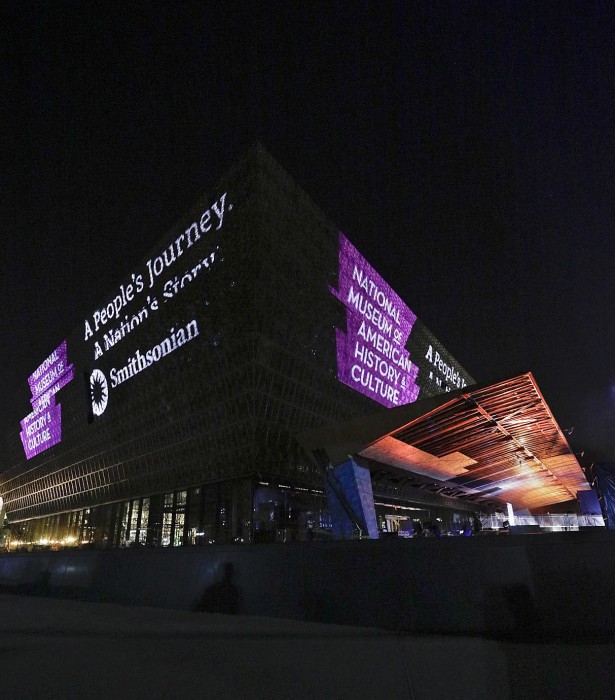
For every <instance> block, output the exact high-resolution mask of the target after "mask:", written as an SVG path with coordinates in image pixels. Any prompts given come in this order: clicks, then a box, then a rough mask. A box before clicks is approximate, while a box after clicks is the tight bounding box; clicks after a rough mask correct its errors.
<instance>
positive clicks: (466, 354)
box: [0, 0, 615, 457]
mask: <svg viewBox="0 0 615 700" xmlns="http://www.w3.org/2000/svg"><path fill="white" fill-rule="evenodd" d="M0 15H1V16H0V27H1V29H0V40H1V43H0V46H1V47H2V48H1V49H0V50H1V51H2V54H1V55H2V59H1V68H2V71H1V74H0V75H1V81H2V82H1V84H0V94H1V95H2V98H1V99H2V122H1V123H2V129H1V139H2V168H1V170H0V177H1V178H2V188H1V193H2V198H1V200H0V201H1V207H2V209H1V213H2V239H1V245H2V248H1V250H2V270H1V273H2V277H1V290H0V291H1V294H2V303H1V309H2V317H1V319H0V320H1V324H2V325H1V328H2V345H1V348H2V350H1V354H0V360H1V384H0V391H1V396H2V402H1V405H2V412H1V416H0V418H1V423H0V432H1V433H2V434H5V433H6V432H7V431H8V430H12V429H15V428H17V427H18V421H19V419H20V418H22V417H23V416H21V415H17V414H16V413H15V411H14V407H13V406H12V397H13V396H14V395H15V393H16V392H18V391H20V390H22V389H23V391H24V392H26V394H27V385H26V381H27V377H28V375H29V374H30V373H31V372H32V371H33V370H34V369H35V368H36V366H37V365H38V364H39V363H40V362H41V361H42V360H43V359H44V358H45V357H46V356H47V355H48V354H49V353H50V352H51V351H52V350H53V349H54V348H55V347H56V346H57V345H58V344H59V342H60V341H61V340H63V339H64V338H65V337H66V336H67V335H69V333H70V332H71V331H72V329H73V328H74V327H76V326H77V325H78V324H80V323H81V322H82V320H83V318H84V317H85V316H86V315H87V314H88V313H89V312H90V311H91V310H92V309H93V308H94V307H95V306H96V305H97V304H98V302H100V301H101V299H102V297H103V296H104V295H105V294H106V293H107V292H108V291H109V290H110V289H111V288H112V287H113V285H114V284H115V283H116V282H117V281H119V279H120V278H121V277H123V276H124V274H126V273H127V272H128V271H129V270H130V269H131V268H132V267H133V266H134V265H135V263H136V262H137V261H138V260H139V259H140V258H141V257H142V256H143V255H144V254H145V253H146V252H147V250H148V249H149V248H150V247H151V246H152V245H153V244H154V243H155V242H156V241H157V240H158V239H159V238H160V237H161V236H162V235H163V234H164V233H165V231H166V229H167V228H168V227H169V226H170V225H171V224H173V223H174V222H175V221H176V220H177V219H178V218H179V217H180V216H181V214H182V213H183V212H184V211H185V210H186V209H188V208H189V207H190V206H191V205H192V204H193V203H194V201H195V200H196V199H197V198H198V197H199V196H200V195H201V194H203V193H204V192H205V191H207V190H208V189H209V188H210V187H211V186H212V185H213V183H214V182H215V181H216V180H217V178H218V177H219V176H220V175H222V174H223V172H224V171H225V170H226V169H227V168H228V166H229V165H230V164H231V163H232V161H233V160H234V159H235V158H237V157H238V156H239V155H240V154H241V153H243V151H245V150H246V148H247V147H248V146H249V145H250V144H251V143H252V142H253V141H254V140H255V139H257V138H258V139H260V140H261V141H262V142H263V144H264V145H265V147H266V148H268V149H269V150H270V151H271V153H272V154H273V155H274V157H276V158H277V159H278V160H279V161H280V162H281V164H282V165H283V166H284V167H285V168H286V169H287V170H288V171H289V172H290V173H291V175H293V176H294V177H295V178H296V179H297V180H298V181H299V183H300V184H301V185H302V186H303V187H304V188H305V189H306V190H307V192H308V193H309V194H310V195H311V196H312V198H313V199H314V200H315V201H316V202H317V203H318V204H319V205H320V206H321V208H322V209H323V210H324V211H325V212H326V213H327V214H328V215H329V216H330V218H331V219H332V220H333V221H335V222H336V223H337V225H338V226H339V227H340V229H341V230H343V231H344V232H345V233H346V234H347V235H348V237H349V238H350V239H351V240H352V241H353V243H355V245H357V247H358V248H359V249H360V250H361V251H362V252H363V253H364V254H365V256H366V257H367V258H368V259H369V260H370V262H371V263H372V264H373V265H374V267H375V268H376V269H377V270H378V271H379V272H380V273H381V274H382V276H383V277H384V278H385V279H386V280H387V281H389V282H390V283H391V284H392V286H393V287H394V288H395V289H396V290H397V291H398V293H400V294H401V296H403V297H404V298H405V299H406V301H407V302H408V304H409V306H410V307H411V308H412V309H413V310H414V311H415V312H416V313H417V314H418V316H419V317H420V318H421V319H422V320H423V321H424V322H425V323H426V324H427V325H428V326H429V327H430V328H431V330H432V331H433V332H434V333H435V334H436V336H438V338H439V339H440V340H441V341H442V342H443V343H444V345H445V346H446V347H447V348H448V349H449V350H450V351H451V352H452V353H453V355H455V356H456V358H457V359H458V360H459V361H460V362H461V363H462V364H463V365H464V366H465V367H466V368H467V369H468V371H469V372H470V373H471V374H472V375H473V376H474V377H475V378H476V379H477V380H479V381H480V382H488V381H496V380H498V379H503V378H506V377H509V376H513V375H515V374H517V373H521V372H525V371H528V370H531V371H532V372H533V373H534V375H535V377H536V379H537V381H538V384H539V386H540V387H541V389H542V391H543V393H544V395H545V398H546V399H547V401H548V403H549V404H550V406H551V408H552V410H553V412H554V414H555V416H556V418H557V419H558V421H559V422H560V424H561V425H562V426H563V427H566V428H568V427H572V426H574V432H573V434H572V435H571V437H570V442H571V444H572V446H573V447H574V449H575V450H577V451H581V450H585V451H586V452H587V454H588V455H591V456H597V457H601V456H602V455H603V454H604V453H605V452H607V453H610V454H611V456H615V450H613V444H614V436H615V430H614V428H615V352H614V350H615V292H614V287H613V284H612V273H611V270H612V267H613V261H614V260H615V238H614V233H615V223H614V222H615V49H614V48H613V47H614V45H615V42H614V39H613V37H614V36H615V5H614V4H613V3H612V2H591V1H585V2H576V3H567V2H552V3H541V2H530V3H525V2H519V1H515V2H497V3H492V2H482V3H476V4H475V3H471V2H467V3H466V2H463V3H461V2H456V1H454V2H436V3H434V2H424V3H423V2H405V1H403V2H382V1H380V2H374V3H367V2H360V1H359V0H354V1H352V2H350V1H349V2H343V3H335V2H323V3H319V2H313V1H310V2H251V3H241V2H234V3H226V2H218V3H194V4H193V3H189V2H183V3H175V2H169V3H147V4H140V3H138V2H130V3H120V2H116V3H109V2H104V3H95V2H87V3H84V2H77V3H74V4H73V3H69V2H53V3H50V2H47V1H45V2H40V3H32V2H22V1H19V2H5V3H3V5H2V9H1V10H0Z"/></svg>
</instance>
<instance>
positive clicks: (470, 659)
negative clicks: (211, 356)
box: [0, 595, 615, 700]
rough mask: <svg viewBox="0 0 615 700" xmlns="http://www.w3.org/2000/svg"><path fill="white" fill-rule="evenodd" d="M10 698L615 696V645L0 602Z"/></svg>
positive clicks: (0, 657)
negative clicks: (404, 632) (399, 633)
mask: <svg viewBox="0 0 615 700" xmlns="http://www.w3.org/2000/svg"><path fill="white" fill-rule="evenodd" d="M0 621H1V622H0V691H1V696H2V697H3V698H10V699H11V700H20V699H22V698H23V699H28V700H30V699H37V698H45V699H46V700H53V699H54V698H106V699H109V698H110V699H112V700H119V699H122V698H132V699H136V698H147V699H148V700H149V699H154V698H187V697H188V698H229V699H230V700H236V699H237V700H241V699H243V698H255V699H259V698H267V699H269V698H271V699H275V700H283V699H285V698H289V699H292V700H303V699H306V700H307V699H312V698H314V699H318V700H320V699H325V698H327V699H328V698H334V699H337V698H340V699H344V698H348V699H349V700H350V699H351V698H352V699H353V700H359V699H362V698H373V699H375V700H380V699H383V700H397V699H398V698H399V699H402V698H403V699H410V700H448V699H450V700H482V699H483V698H484V699H485V700H500V699H502V700H505V699H508V698H510V699H516V698H524V699H525V698H527V699H528V700H548V699H549V698H557V699H558V700H559V699H560V698H574V699H575V700H582V699H583V698H592V700H613V699H614V698H615V643H609V640H601V641H600V642H596V643H593V642H592V641H591V640H586V641H585V643H583V644H572V643H566V644H563V643H559V644H558V643H556V642H554V641H550V642H543V643H515V642H501V641H494V640H484V639H480V638H467V637H441V636H425V635H421V636H418V635H413V636H405V637H403V636H402V637H400V636H397V635H395V634H392V633H390V632H384V631H380V630H374V629H367V628H358V627H342V626H335V625H320V624H310V623H305V622H294V621H289V620H277V619H269V618H267V619H266V618H254V617H232V616H224V615H209V614H207V613H193V612H184V611H173V610H161V609H154V608H129V607H123V606H119V605H111V604H102V603H81V602H76V601H67V600H53V599H50V598H33V597H25V596H11V595H2V596H0Z"/></svg>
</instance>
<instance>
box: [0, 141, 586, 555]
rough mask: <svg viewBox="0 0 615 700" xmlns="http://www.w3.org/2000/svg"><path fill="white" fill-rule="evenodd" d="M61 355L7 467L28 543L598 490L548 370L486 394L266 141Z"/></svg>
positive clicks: (359, 525)
mask: <svg viewBox="0 0 615 700" xmlns="http://www.w3.org/2000/svg"><path fill="white" fill-rule="evenodd" d="M50 350H51V352H50V354H49V356H48V357H46V358H41V363H40V364H39V365H38V367H36V368H33V373H32V375H31V376H30V377H29V378H24V382H23V391H22V392H20V395H19V396H18V397H17V400H16V402H15V404H14V405H15V407H16V416H15V430H14V431H13V432H12V433H11V434H10V435H9V437H8V440H9V460H10V463H9V465H8V469H6V470H5V471H3V473H2V474H0V496H1V497H2V499H3V507H4V510H5V515H6V518H7V520H8V523H9V530H10V537H11V538H12V540H13V542H14V543H16V544H18V545H20V546H24V547H32V546H49V545H53V546H55V545H57V546H61V545H62V546H68V545H91V546H101V547H112V546H115V547H118V546H133V545H137V544H140V545H149V546H168V545H174V546H177V545H190V544H193V545H194V544H207V543H232V542H243V543H249V542H263V541H289V540H295V539H312V538H326V537H331V536H342V535H343V534H344V533H345V536H359V535H361V534H363V535H365V534H366V533H369V534H370V536H378V534H380V533H382V532H397V533H399V534H411V532H412V530H413V528H414V527H416V524H417V523H423V524H425V523H431V524H435V523H437V524H438V525H437V526H438V528H439V529H440V530H442V531H444V532H449V533H451V534H457V533H460V532H461V531H462V530H463V528H464V526H465V523H466V522H467V521H468V520H469V519H470V518H472V517H473V515H474V514H475V513H478V514H480V513H484V514H487V513H489V512H493V511H494V510H498V509H499V510H501V509H503V508H505V507H506V503H513V504H515V507H519V508H526V509H530V508H540V507H542V506H544V505H546V504H549V503H561V502H568V501H573V500H574V499H575V497H576V494H577V492H578V491H582V490H587V489H589V486H588V484H587V481H586V480H585V476H584V474H583V472H582V470H581V468H580V466H579V464H578V462H577V461H576V458H575V457H574V455H573V454H572V453H571V451H570V449H569V447H568V445H567V442H566V440H565V439H564V436H563V434H562V432H561V430H560V429H559V426H557V423H556V422H555V420H554V418H553V416H552V414H551V413H550V411H549V409H548V406H547V405H546V403H545V401H544V398H543V397H542V395H541V394H540V391H539V389H538V387H537V385H536V382H535V380H534V378H533V377H532V376H531V375H529V374H528V375H523V376H522V377H518V378H515V379H512V380H507V381H506V382H503V383H500V384H498V385H493V386H492V387H477V386H476V385H475V383H474V380H473V378H472V377H471V376H470V375H469V374H468V372H467V371H466V370H465V369H464V368H463V367H462V366H461V365H460V364H459V362H458V361H457V360H456V359H455V358H454V357H453V356H452V355H451V354H450V353H449V352H448V351H447V350H446V349H445V348H444V347H443V346H442V344H441V343H440V342H439V340H438V339H436V338H435V337H434V336H433V334H432V333H431V332H430V331H429V330H428V329H427V328H426V327H425V326H424V324H422V323H421V321H420V320H419V319H418V318H417V317H416V315H415V313H414V312H413V311H412V310H411V309H410V308H409V307H408V306H407V305H406V303H405V301H404V300H403V299H401V298H400V297H399V296H398V295H397V294H396V292H395V291H394V290H393V289H392V288H391V287H390V286H389V284H388V283H387V282H386V281H385V280H384V279H382V278H381V277H380V275H379V274H378V273H377V271H376V270H375V269H374V268H373V267H372V266H371V265H370V264H369V262H368V261H367V260H366V259H365V258H364V257H363V256H362V255H361V253H360V252H359V251H358V250H357V249H356V248H355V247H354V246H353V244H352V243H351V242H350V240H349V239H348V238H347V237H346V236H345V235H344V234H342V233H341V232H340V231H339V230H338V229H337V227H336V226H335V225H334V224H333V223H332V222H330V221H329V220H328V219H327V217H326V216H325V215H324V214H323V213H322V212H321V211H320V210H319V209H318V207H317V206H316V205H315V204H314V203H313V202H312V201H311V200H310V198H309V197H308V196H307V195H306V194H305V192H303V191H302V190H301V188H300V187H299V186H298V185H297V184H296V183H295V182H294V181H293V179H292V178H291V177H289V175H288V174H287V173H286V172H285V171H284V170H283V169H282V168H281V167H280V166H279V165H278V164H277V163H276V162H275V161H274V160H273V158H272V157H271V156H270V155H269V154H268V153H267V152H266V151H265V150H264V149H263V148H262V147H261V146H259V145H256V146H254V147H253V148H252V149H251V150H250V151H249V152H248V153H247V154H246V155H245V156H244V157H243V158H242V159H241V160H240V161H239V162H237V163H236V164H235V166H234V167H233V168H232V169H231V170H230V171H229V172H228V173H227V174H226V175H225V176H224V177H223V178H222V179H220V180H219V182H218V183H217V184H216V185H215V187H214V188H213V189H212V190H211V191H210V192H209V193H208V194H207V195H206V196H205V197H203V198H202V199H201V200H200V201H199V202H197V204H196V205H195V206H194V207H193V208H192V209H191V210H190V211H189V212H188V213H187V214H186V215H185V216H184V217H182V218H181V219H180V221H179V222H178V223H177V225H176V226H175V227H174V228H173V229H171V230H170V231H169V232H167V234H166V235H165V236H164V237H163V238H162V239H161V241H160V242H159V243H158V244H157V245H156V246H155V247H154V248H153V249H152V250H151V251H149V253H148V254H147V255H146V256H145V257H144V258H143V260H142V261H141V263H140V264H139V265H137V266H136V267H135V268H134V269H132V270H129V271H128V274H127V276H126V277H125V278H124V280H123V281H122V282H121V283H120V284H118V285H117V286H116V287H115V288H113V289H111V290H110V291H109V294H108V295H107V296H106V297H105V298H104V299H102V300H101V304H100V306H99V307H98V308H97V309H94V310H92V313H91V314H90V315H89V316H88V317H87V318H84V319H83V323H82V324H81V325H80V326H79V327H78V328H76V329H75V330H74V331H73V333H72V334H71V335H70V336H68V337H67V338H66V339H65V340H63V341H62V342H59V344H58V345H57V347H56V348H55V349H51V348H50ZM348 479H350V482H349V481H348ZM351 482H352V483H351ZM349 484H350V485H349ZM357 494H358V495H357ZM361 494H362V495H361ZM357 498H358V499H359V500H358V501H357ZM361 498H363V502H361ZM365 498H367V501H368V502H366V501H365ZM370 499H371V500H370ZM357 504H358V505H357ZM344 520H345V521H346V522H345V526H348V527H346V529H345V530H344V527H345V526H342V525H343V523H342V525H340V523H341V522H342V521H344ZM368 521H369V522H368Z"/></svg>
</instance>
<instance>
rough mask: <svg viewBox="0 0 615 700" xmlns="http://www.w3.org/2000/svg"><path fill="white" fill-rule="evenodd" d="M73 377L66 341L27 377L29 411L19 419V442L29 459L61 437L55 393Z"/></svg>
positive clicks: (59, 415)
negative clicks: (30, 405)
mask: <svg viewBox="0 0 615 700" xmlns="http://www.w3.org/2000/svg"><path fill="white" fill-rule="evenodd" d="M73 377H74V367H73V365H71V364H69V363H68V360H67V356H66V341H64V342H62V343H61V344H60V345H59V346H58V347H57V348H56V349H55V350H54V351H53V352H52V353H51V355H49V357H47V358H46V359H45V361H44V362H43V363H42V364H41V365H39V366H38V367H37V368H36V369H35V370H34V372H33V373H32V375H31V376H30V377H29V379H28V384H29V385H30V391H31V392H32V398H31V399H30V403H31V404H32V412H31V413H29V414H28V415H27V416H26V417H25V418H24V419H23V420H22V421H21V433H20V434H19V436H20V437H21V442H22V444H23V448H24V452H25V453H26V458H27V459H30V458H32V457H34V456H35V455H37V454H40V453H41V452H44V451H45V450H47V449H49V448H50V447H52V446H53V445H57V443H58V442H60V441H61V440H62V410H61V406H60V405H59V404H56V400H55V394H56V393H57V392H58V391H59V390H60V389H61V388H62V387H63V386H65V385H66V384H68V382H70V381H71V380H72V379H73Z"/></svg>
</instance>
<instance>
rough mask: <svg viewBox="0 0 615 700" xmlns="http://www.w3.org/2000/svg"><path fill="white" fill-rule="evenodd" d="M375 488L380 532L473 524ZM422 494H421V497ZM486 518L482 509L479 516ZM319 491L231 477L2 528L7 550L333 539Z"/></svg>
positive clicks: (455, 531)
mask: <svg viewBox="0 0 615 700" xmlns="http://www.w3.org/2000/svg"><path fill="white" fill-rule="evenodd" d="M421 496H422V494H417V497H416V498H415V499H414V500H413V499H411V498H410V499H409V498H407V497H401V498H399V497H398V498H392V497H391V495H390V494H387V493H385V492H384V491H383V490H382V489H380V490H378V489H376V490H375V491H374V504H375V509H376V516H377V522H378V529H379V532H380V535H381V536H383V537H394V536H400V537H411V536H419V535H420V536H449V535H450V536H454V535H462V534H470V532H471V531H472V530H473V529H474V525H475V518H474V511H472V510H470V509H469V505H468V504H464V503H462V502H460V503H459V507H458V508H455V507H454V506H453V507H451V504H450V503H447V504H445V503H443V502H438V501H437V499H434V498H433V497H432V498H431V501H432V502H420V501H421ZM422 500H425V498H423V499H422ZM480 515H481V517H483V518H484V517H486V516H485V514H480ZM333 529H334V528H333V522H332V515H331V512H330V510H329V507H328V504H327V499H326V496H325V492H324V490H322V489H317V488H311V487H307V486H298V485H294V486H293V485H286V484H280V483H274V482H273V481H264V480H255V479H237V480H230V481H224V482H219V483H214V484H205V485H202V486H198V487H195V488H188V489H179V490H176V491H173V492H170V493H162V494H156V495H150V496H143V497H141V498H135V499H132V500H129V501H122V502H117V503H109V504H104V505H95V506H92V507H90V508H83V509H80V510H75V511H72V512H65V513H58V514H53V515H48V516H46V517H42V518H36V519H33V520H29V521H24V522H16V523H11V524H10V525H9V526H8V528H5V531H4V535H5V541H4V546H5V547H8V548H10V549H11V550H17V549H41V548H51V549H56V548H62V547H77V546H79V547H96V548H109V547H133V546H150V547H160V546H162V547H169V546H171V547H179V546H199V545H207V544H232V543H261V542H293V541H306V540H312V539H330V538H332V537H333Z"/></svg>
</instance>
